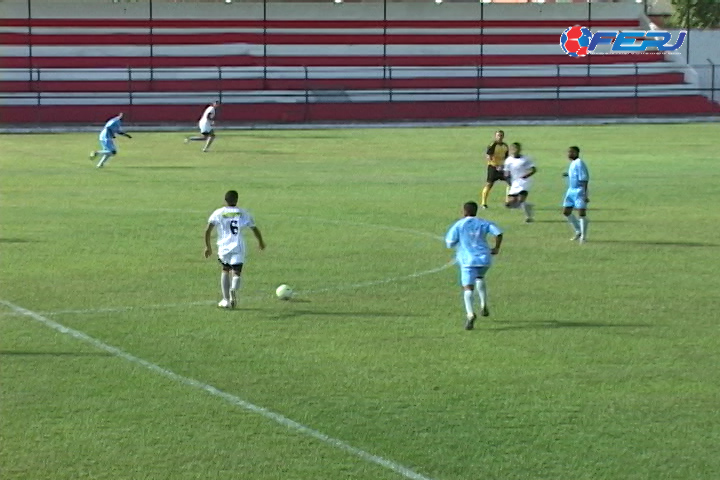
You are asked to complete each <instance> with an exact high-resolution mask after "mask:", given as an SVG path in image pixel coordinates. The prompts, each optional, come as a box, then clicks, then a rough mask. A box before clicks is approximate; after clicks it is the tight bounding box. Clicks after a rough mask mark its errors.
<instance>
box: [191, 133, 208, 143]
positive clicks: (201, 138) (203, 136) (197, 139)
mask: <svg viewBox="0 0 720 480" xmlns="http://www.w3.org/2000/svg"><path fill="white" fill-rule="evenodd" d="M208 135H209V134H208V133H206V132H200V135H195V136H194V137H186V138H185V143H187V142H205V141H207V138H208Z"/></svg>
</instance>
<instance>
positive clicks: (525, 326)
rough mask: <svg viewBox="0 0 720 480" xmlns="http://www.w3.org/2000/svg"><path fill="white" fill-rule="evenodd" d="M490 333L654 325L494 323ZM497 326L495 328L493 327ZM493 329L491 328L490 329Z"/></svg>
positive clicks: (553, 321) (555, 322)
mask: <svg viewBox="0 0 720 480" xmlns="http://www.w3.org/2000/svg"><path fill="white" fill-rule="evenodd" d="M503 324H504V325H503ZM489 325H490V326H491V328H489V330H490V331H495V332H499V331H505V330H539V329H549V328H650V327H654V325H650V324H647V323H632V324H630V323H603V322H571V321H562V320H541V321H538V322H502V323H501V322H495V324H494V325H493V324H492V323H491V324H489ZM495 325H497V326H495ZM493 326H494V327H495V328H492V327H493Z"/></svg>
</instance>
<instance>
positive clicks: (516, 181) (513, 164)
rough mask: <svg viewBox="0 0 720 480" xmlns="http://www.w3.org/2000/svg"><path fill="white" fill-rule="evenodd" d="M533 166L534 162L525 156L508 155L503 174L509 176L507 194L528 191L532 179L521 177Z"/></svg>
mask: <svg viewBox="0 0 720 480" xmlns="http://www.w3.org/2000/svg"><path fill="white" fill-rule="evenodd" d="M533 167H535V164H533V163H532V161H531V160H530V159H528V158H526V157H508V158H507V159H505V166H504V167H503V168H504V169H505V176H506V177H510V190H508V195H517V194H518V193H520V192H522V191H525V192H527V191H529V190H530V186H531V185H532V179H530V178H522V177H524V176H525V175H527V174H528V173H530V170H531V169H532V168H533Z"/></svg>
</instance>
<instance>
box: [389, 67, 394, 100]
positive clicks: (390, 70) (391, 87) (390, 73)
mask: <svg viewBox="0 0 720 480" xmlns="http://www.w3.org/2000/svg"><path fill="white" fill-rule="evenodd" d="M388 79H389V80H390V82H389V85H388V86H389V87H390V103H392V101H393V86H392V79H393V76H392V65H388Z"/></svg>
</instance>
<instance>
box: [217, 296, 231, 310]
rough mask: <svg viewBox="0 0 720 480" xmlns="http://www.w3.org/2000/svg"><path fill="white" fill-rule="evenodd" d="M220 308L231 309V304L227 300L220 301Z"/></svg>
mask: <svg viewBox="0 0 720 480" xmlns="http://www.w3.org/2000/svg"><path fill="white" fill-rule="evenodd" d="M218 307H220V308H230V302H228V301H227V300H225V299H224V298H223V299H222V300H220V302H219V303H218Z"/></svg>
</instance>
